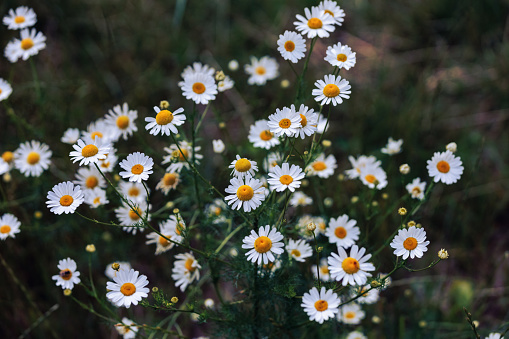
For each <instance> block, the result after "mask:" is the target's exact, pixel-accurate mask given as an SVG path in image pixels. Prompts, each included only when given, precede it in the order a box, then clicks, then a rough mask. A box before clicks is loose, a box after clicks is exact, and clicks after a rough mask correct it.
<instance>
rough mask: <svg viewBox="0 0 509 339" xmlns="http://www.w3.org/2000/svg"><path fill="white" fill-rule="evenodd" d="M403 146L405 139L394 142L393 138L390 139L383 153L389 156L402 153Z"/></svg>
mask: <svg viewBox="0 0 509 339" xmlns="http://www.w3.org/2000/svg"><path fill="white" fill-rule="evenodd" d="M401 145H403V139H399V140H394V139H393V138H390V137H389V140H388V141H387V146H385V147H384V148H382V153H385V154H389V155H394V154H398V153H400V152H401Z"/></svg>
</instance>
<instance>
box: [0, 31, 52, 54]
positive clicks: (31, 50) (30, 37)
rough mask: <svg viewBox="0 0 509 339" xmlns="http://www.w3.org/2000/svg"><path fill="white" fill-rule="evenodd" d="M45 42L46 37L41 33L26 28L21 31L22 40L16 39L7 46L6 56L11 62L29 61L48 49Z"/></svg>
mask: <svg viewBox="0 0 509 339" xmlns="http://www.w3.org/2000/svg"><path fill="white" fill-rule="evenodd" d="M45 41H46V37H45V36H44V34H42V33H41V32H37V31H36V30H35V29H32V30H29V29H28V28H25V29H23V30H22V31H21V40H20V39H14V40H12V41H11V42H9V43H8V44H7V46H6V47H5V52H4V55H5V56H6V57H7V59H9V61H10V62H16V61H18V59H19V58H22V59H23V60H27V59H28V58H30V57H31V56H32V55H37V54H38V53H39V51H40V50H42V49H44V48H45V47H46V43H45Z"/></svg>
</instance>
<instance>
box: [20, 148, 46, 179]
mask: <svg viewBox="0 0 509 339" xmlns="http://www.w3.org/2000/svg"><path fill="white" fill-rule="evenodd" d="M51 155H52V152H51V151H50V149H49V146H48V145H46V144H43V143H41V142H39V141H36V140H32V141H30V142H28V141H27V142H25V143H23V144H20V145H19V148H18V149H17V150H15V151H14V167H15V168H16V169H17V170H19V171H20V172H21V173H23V174H24V175H25V176H26V177H30V176H32V177H38V176H40V175H41V174H42V172H43V171H44V170H47V169H48V167H49V165H50V163H51V162H50V158H51Z"/></svg>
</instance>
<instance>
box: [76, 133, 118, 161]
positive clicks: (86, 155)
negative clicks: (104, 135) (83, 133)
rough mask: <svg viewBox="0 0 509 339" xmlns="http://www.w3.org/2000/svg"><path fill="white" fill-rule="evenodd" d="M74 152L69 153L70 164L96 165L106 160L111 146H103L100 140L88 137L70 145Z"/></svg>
mask: <svg viewBox="0 0 509 339" xmlns="http://www.w3.org/2000/svg"><path fill="white" fill-rule="evenodd" d="M72 147H73V148H74V151H72V152H70V153H69V156H70V157H71V160H72V162H76V161H79V162H80V166H82V165H85V166H86V165H88V164H91V163H97V162H98V161H99V160H103V159H106V155H107V154H108V153H109V151H110V148H111V146H110V145H109V144H107V145H103V142H102V140H101V139H100V138H94V139H93V140H92V139H91V138H90V137H86V138H84V139H79V140H78V143H77V144H76V145H72Z"/></svg>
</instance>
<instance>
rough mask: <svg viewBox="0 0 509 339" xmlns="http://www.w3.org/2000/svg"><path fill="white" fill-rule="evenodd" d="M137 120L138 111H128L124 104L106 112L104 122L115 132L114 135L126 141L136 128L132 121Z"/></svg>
mask: <svg viewBox="0 0 509 339" xmlns="http://www.w3.org/2000/svg"><path fill="white" fill-rule="evenodd" d="M136 118H138V111H134V110H130V109H129V105H127V103H126V102H124V104H123V105H122V106H120V105H116V106H115V107H113V109H110V110H108V114H107V115H106V117H105V120H104V122H105V123H106V125H108V126H110V128H112V129H114V130H115V131H116V134H117V135H119V136H121V137H122V138H123V139H124V140H127V138H128V137H130V136H131V135H132V134H133V133H134V132H136V131H138V127H136V124H135V123H134V121H135V120H136Z"/></svg>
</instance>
